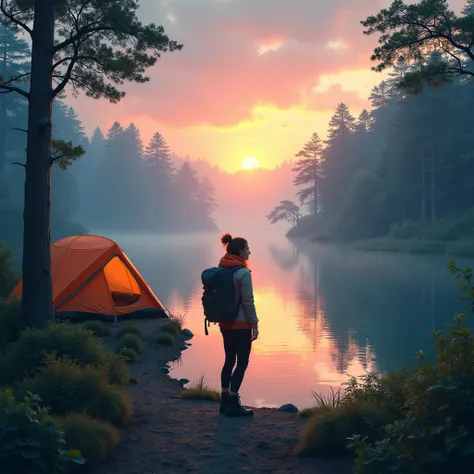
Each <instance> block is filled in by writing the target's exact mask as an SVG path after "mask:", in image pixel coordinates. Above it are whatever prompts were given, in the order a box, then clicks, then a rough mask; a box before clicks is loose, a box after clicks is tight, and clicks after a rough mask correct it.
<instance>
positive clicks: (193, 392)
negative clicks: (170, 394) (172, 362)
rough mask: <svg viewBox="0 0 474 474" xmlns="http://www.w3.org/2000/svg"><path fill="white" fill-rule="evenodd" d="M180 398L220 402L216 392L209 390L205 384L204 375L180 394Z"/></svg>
mask: <svg viewBox="0 0 474 474" xmlns="http://www.w3.org/2000/svg"><path fill="white" fill-rule="evenodd" d="M181 398H186V399H188V400H210V401H211V402H220V400H221V394H220V393H219V392H217V391H216V390H211V389H210V388H209V387H208V385H207V384H206V381H205V377H204V375H202V376H201V378H200V379H199V380H198V381H197V382H196V383H195V384H193V385H191V386H190V387H189V388H188V389H185V390H183V391H182V392H181Z"/></svg>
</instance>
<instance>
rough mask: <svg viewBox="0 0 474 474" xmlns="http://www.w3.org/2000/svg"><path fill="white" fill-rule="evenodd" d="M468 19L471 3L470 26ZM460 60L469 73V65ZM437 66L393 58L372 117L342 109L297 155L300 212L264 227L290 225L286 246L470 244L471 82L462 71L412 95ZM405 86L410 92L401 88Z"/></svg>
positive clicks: (283, 211)
mask: <svg viewBox="0 0 474 474" xmlns="http://www.w3.org/2000/svg"><path fill="white" fill-rule="evenodd" d="M427 4H429V2H428V3H427ZM443 5H444V3H443ZM423 6H424V5H421V6H420V8H421V7H423ZM426 8H427V7H426ZM473 12H474V6H473V4H472V2H468V4H467V6H466V8H465V10H464V11H463V14H465V15H468V16H467V17H466V21H467V20H469V21H470V19H471V16H469V14H470V13H473ZM389 14H391V11H390V10H387V13H386V15H387V18H388V17H389ZM387 21H388V20H387ZM433 41H434V40H433ZM453 41H454V40H453ZM440 44H442V43H440ZM400 48H402V46H400ZM393 49H394V50H395V49H396V48H395V46H393ZM390 51H391V50H390ZM388 54H389V53H387V56H388ZM392 56H395V55H393V54H392ZM466 56H467V55H466ZM460 57H461V56H460ZM462 60H463V64H464V63H465V64H469V63H470V64H471V69H472V59H471V58H469V57H466V58H462ZM441 61H442V56H441V55H439V54H437V53H436V52H433V53H432V54H431V55H430V56H427V57H421V58H420V57H418V58H417V62H413V61H411V62H408V61H406V60H405V58H404V57H403V56H399V57H398V59H397V61H395V64H394V67H393V68H391V70H390V72H389V73H388V74H387V75H386V77H384V80H383V81H381V82H380V83H379V84H378V85H377V86H375V87H374V88H373V89H372V92H371V94H370V97H369V99H370V103H371V109H370V111H369V110H363V111H362V112H361V113H360V115H358V116H354V114H353V113H352V112H351V110H350V109H349V107H348V106H347V105H346V104H344V103H340V104H338V105H337V108H336V110H335V112H334V115H333V116H332V119H331V120H330V122H329V125H328V131H327V138H326V140H325V141H323V140H322V139H321V138H320V136H319V135H318V134H317V133H314V134H313V135H312V136H311V137H308V141H307V143H306V144H304V145H303V146H302V148H301V150H300V151H299V152H297V153H296V156H295V158H296V162H295V166H294V168H293V171H294V173H293V184H294V185H295V186H296V188H297V189H298V197H299V198H300V203H299V204H300V205H301V207H300V206H299V205H298V204H296V203H295V202H293V201H291V200H290V199H288V200H286V201H282V202H281V203H280V204H279V205H278V206H277V207H276V208H275V209H274V210H273V211H272V212H271V213H270V214H269V215H268V219H269V220H270V222H271V223H275V222H278V221H281V220H287V221H288V222H289V223H290V224H291V226H292V228H291V230H290V231H289V235H290V236H305V237H311V238H312V239H314V240H336V241H358V240H363V239H373V238H376V237H381V236H389V237H390V238H393V239H402V240H408V239H413V240H422V241H442V242H448V241H459V240H461V241H462V240H468V239H469V238H470V236H471V235H472V232H473V231H474V194H473V193H472V182H471V172H472V169H473V165H474V134H473V133H472V121H471V120H472V118H471V112H472V107H473V105H474V77H473V75H472V73H471V72H470V70H469V68H468V67H467V66H463V67H464V69H463V68H461V69H459V70H458V71H454V72H453V73H452V74H450V75H448V77H437V78H436V77H434V80H432V81H431V82H430V83H429V84H427V85H426V84H425V87H418V86H417V84H416V79H417V77H418V76H417V74H419V71H421V70H422V71H423V73H424V74H425V78H426V77H427V76H428V74H431V73H430V71H435V72H436V71H441V70H442V68H445V66H444V63H442V62H441ZM420 63H421V64H420ZM459 64H461V62H460V63H459ZM448 72H449V71H448ZM433 76H435V74H433ZM439 76H441V74H439ZM410 77H411V78H412V79H413V81H415V83H414V84H411V85H410V84H405V85H404V84H403V82H404V81H406V80H407V78H410ZM410 89H411V90H410ZM305 210H306V211H305Z"/></svg>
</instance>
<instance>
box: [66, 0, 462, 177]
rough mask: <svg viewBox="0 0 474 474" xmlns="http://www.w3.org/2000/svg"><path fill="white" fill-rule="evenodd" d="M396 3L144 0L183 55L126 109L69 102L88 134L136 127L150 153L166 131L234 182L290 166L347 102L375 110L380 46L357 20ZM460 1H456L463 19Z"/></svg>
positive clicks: (159, 69) (154, 72) (143, 10)
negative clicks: (246, 167) (253, 161)
mask: <svg viewBox="0 0 474 474" xmlns="http://www.w3.org/2000/svg"><path fill="white" fill-rule="evenodd" d="M390 3H391V2H390V1H389V0H358V1H357V2H353V1H350V0H333V1H332V2H327V3H326V2H322V1H321V2H318V1H315V0H293V1H292V2H288V1H285V0H199V1H193V2H189V0H160V1H156V0H141V1H140V5H141V6H140V10H139V16H140V17H141V19H142V20H143V21H144V22H154V23H156V24H162V25H163V26H164V27H165V31H166V33H167V34H168V35H169V37H170V38H171V39H174V40H176V41H179V42H181V43H183V45H184V47H183V50H182V51H178V52H174V53H166V54H164V55H163V56H162V58H161V59H160V60H159V61H158V64H157V65H156V66H155V67H153V68H152V69H150V70H149V71H148V74H149V75H150V77H151V81H150V82H149V83H147V84H127V85H125V86H124V90H125V91H126V92H127V96H126V97H125V98H124V99H123V100H122V101H121V102H120V103H119V104H109V103H107V102H106V101H104V100H101V101H94V100H92V99H89V98H86V97H85V96H84V95H83V94H81V95H80V96H79V97H78V98H76V99H74V98H71V97H70V98H68V100H67V102H68V103H69V104H70V105H72V106H73V107H74V108H75V110H76V112H77V113H78V114H79V117H80V119H81V120H82V121H83V123H84V125H85V128H86V132H87V133H88V134H91V133H92V131H93V130H94V129H95V127H96V126H100V127H101V128H102V130H103V131H104V133H106V131H107V129H108V128H109V127H110V126H111V125H112V123H113V122H114V121H116V120H117V121H119V122H120V123H121V124H122V125H124V126H127V125H128V124H129V123H131V122H133V123H134V124H135V125H136V126H137V127H138V128H139V129H140V131H141V134H142V139H143V141H144V143H145V144H146V142H147V141H148V140H149V138H150V137H151V135H152V134H153V133H154V132H156V131H159V132H161V133H162V134H163V135H164V137H165V139H166V140H167V142H168V144H169V145H170V149H171V150H172V151H173V152H175V153H177V154H178V155H180V156H183V157H184V156H186V155H189V156H190V158H193V159H195V158H204V159H206V160H208V161H209V162H211V163H213V164H217V165H219V167H220V168H222V169H223V170H225V171H229V172H235V171H237V170H239V169H241V167H242V160H243V159H244V158H245V157H247V156H254V157H256V158H257V160H258V161H259V163H260V165H261V166H262V167H264V168H274V167H275V166H277V165H278V164H280V163H281V162H283V161H284V160H289V159H293V158H294V156H295V154H296V153H297V152H298V150H299V149H300V148H301V147H302V146H303V145H304V143H305V142H306V141H307V140H308V139H309V137H310V136H311V134H312V133H314V132H318V133H319V134H320V135H321V137H322V138H324V137H325V135H326V131H327V126H328V122H329V120H330V118H331V116H332V114H333V112H334V109H335V108H336V106H337V104H338V103H339V102H345V103H347V104H348V106H349V107H350V109H351V111H352V112H353V114H354V115H358V114H359V113H360V112H361V111H362V109H364V108H370V102H369V100H368V96H369V94H370V91H371V89H372V88H373V87H374V86H375V85H377V84H379V83H380V82H381V81H382V80H383V78H384V76H383V75H382V74H377V73H375V72H373V71H371V69H370V68H371V66H372V65H373V63H371V61H370V55H371V53H372V51H373V49H374V47H375V46H376V44H377V38H376V37H372V36H370V37H367V36H366V35H363V27H362V25H360V21H361V20H363V19H365V18H366V17H367V16H368V15H370V14H375V13H377V12H378V11H379V10H380V9H381V8H384V7H386V6H388V5H389V4H390ZM463 3H464V1H463V0H452V2H451V4H452V7H453V8H455V9H459V8H460V6H462V4H463Z"/></svg>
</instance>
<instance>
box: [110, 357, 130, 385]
mask: <svg viewBox="0 0 474 474" xmlns="http://www.w3.org/2000/svg"><path fill="white" fill-rule="evenodd" d="M104 368H105V370H106V371H107V376H108V378H109V382H110V383H111V384H112V385H127V384H128V383H129V380H130V377H131V376H132V374H131V373H130V371H129V370H128V367H127V358H126V357H124V356H123V355H122V354H120V353H119V354H113V353H112V352H111V353H110V354H109V355H108V357H107V364H106V365H105V366H104Z"/></svg>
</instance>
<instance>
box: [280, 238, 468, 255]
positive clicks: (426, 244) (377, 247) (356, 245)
mask: <svg viewBox="0 0 474 474" xmlns="http://www.w3.org/2000/svg"><path fill="white" fill-rule="evenodd" d="M287 238H288V239H289V240H293V241H297V240H303V241H306V242H309V243H311V244H315V245H336V246H342V247H346V248H351V249H353V250H361V251H364V252H390V253H406V254H418V255H447V256H448V257H474V240H451V241H446V242H444V241H440V240H414V239H394V238H391V237H376V238H373V239H364V240H355V241H350V242H349V241H344V242H342V241H337V240H328V239H321V240H320V239H318V238H317V237H314V236H297V237H292V236H288V235H287Z"/></svg>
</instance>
